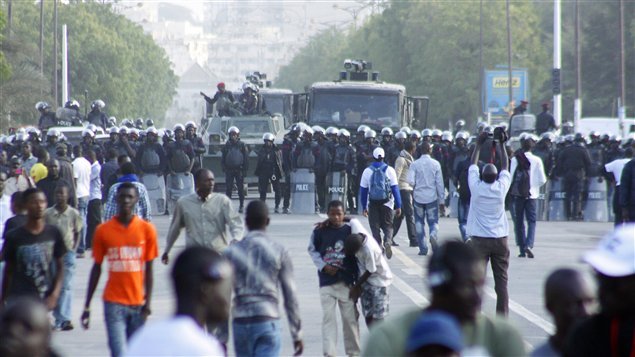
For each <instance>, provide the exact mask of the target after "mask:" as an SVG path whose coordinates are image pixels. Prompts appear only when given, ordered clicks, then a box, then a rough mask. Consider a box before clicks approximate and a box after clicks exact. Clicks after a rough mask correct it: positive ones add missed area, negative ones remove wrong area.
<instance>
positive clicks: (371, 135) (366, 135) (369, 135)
mask: <svg viewBox="0 0 635 357" xmlns="http://www.w3.org/2000/svg"><path fill="white" fill-rule="evenodd" d="M376 137H377V133H376V132H375V130H368V131H367V132H365V133H364V138H365V139H374V138H376Z"/></svg>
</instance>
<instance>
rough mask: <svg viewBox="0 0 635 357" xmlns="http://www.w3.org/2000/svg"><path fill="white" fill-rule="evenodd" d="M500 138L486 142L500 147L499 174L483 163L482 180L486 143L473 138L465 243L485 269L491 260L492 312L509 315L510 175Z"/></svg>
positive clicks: (493, 168)
mask: <svg viewBox="0 0 635 357" xmlns="http://www.w3.org/2000/svg"><path fill="white" fill-rule="evenodd" d="M501 136H502V140H495V141H489V140H488V141H487V142H488V143H489V142H492V145H500V153H501V160H500V162H501V172H500V174H499V173H498V170H497V169H496V166H494V164H491V163H489V164H486V165H485V166H484V167H483V179H482V180H481V178H480V177H479V169H478V157H479V154H480V152H481V146H482V145H483V143H485V141H486V140H487V133H485V132H484V133H482V134H481V135H480V136H479V137H478V139H477V142H476V148H475V150H474V153H473V154H472V165H471V166H470V168H469V170H468V186H469V187H470V192H471V194H472V197H471V199H470V212H469V213H468V215H467V227H466V231H467V235H468V236H470V239H469V241H468V242H469V244H471V245H472V246H473V247H474V249H475V250H476V251H477V252H478V253H479V254H480V255H481V257H482V258H483V259H484V260H485V266H487V262H488V261H490V260H491V263H492V272H493V273H494V290H495V291H496V312H497V313H499V314H501V315H507V314H508V312H509V295H508V293H507V280H508V278H507V268H508V267H509V248H508V246H507V236H508V235H509V224H508V223H507V216H506V215H505V196H506V195H507V191H508V190H509V186H510V185H511V174H510V173H509V171H508V170H507V169H508V162H509V158H508V157H507V150H505V148H504V142H505V141H506V139H507V137H506V135H505V133H504V132H503V133H502V135H501Z"/></svg>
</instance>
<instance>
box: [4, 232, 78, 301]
mask: <svg viewBox="0 0 635 357" xmlns="http://www.w3.org/2000/svg"><path fill="white" fill-rule="evenodd" d="M64 254H66V245H65V244H64V238H63V237H62V233H61V232H60V230H59V229H58V228H57V227H55V226H52V225H48V224H47V225H45V226H44V230H43V231H42V232H41V233H40V234H37V235H34V234H31V233H30V232H29V231H27V230H26V229H25V228H24V227H19V228H16V229H14V230H12V231H10V232H9V233H7V236H6V241H5V242H4V247H3V254H2V255H3V257H4V260H5V261H6V263H7V265H9V264H12V265H13V267H14V270H13V275H12V277H11V282H10V285H9V290H8V294H7V296H21V295H30V296H35V297H38V298H41V299H43V298H45V297H47V296H48V295H49V294H50V293H51V291H52V289H53V278H54V267H53V265H54V261H55V259H56V258H61V257H62V256H63V255H64ZM56 268H61V267H56Z"/></svg>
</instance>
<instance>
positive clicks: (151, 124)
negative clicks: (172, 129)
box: [146, 119, 154, 128]
mask: <svg viewBox="0 0 635 357" xmlns="http://www.w3.org/2000/svg"><path fill="white" fill-rule="evenodd" d="M146 126H147V127H148V128H149V127H151V126H154V120H152V119H146Z"/></svg>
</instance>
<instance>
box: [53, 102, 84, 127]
mask: <svg viewBox="0 0 635 357" xmlns="http://www.w3.org/2000/svg"><path fill="white" fill-rule="evenodd" d="M64 108H65V109H69V111H68V112H69V114H70V117H69V118H67V120H66V121H67V122H70V125H69V124H63V125H62V126H82V122H83V121H84V117H83V116H82V114H81V113H80V112H79V102H78V101H76V100H75V99H70V100H68V101H66V103H64ZM58 119H59V118H58ZM58 125H59V123H58Z"/></svg>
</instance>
